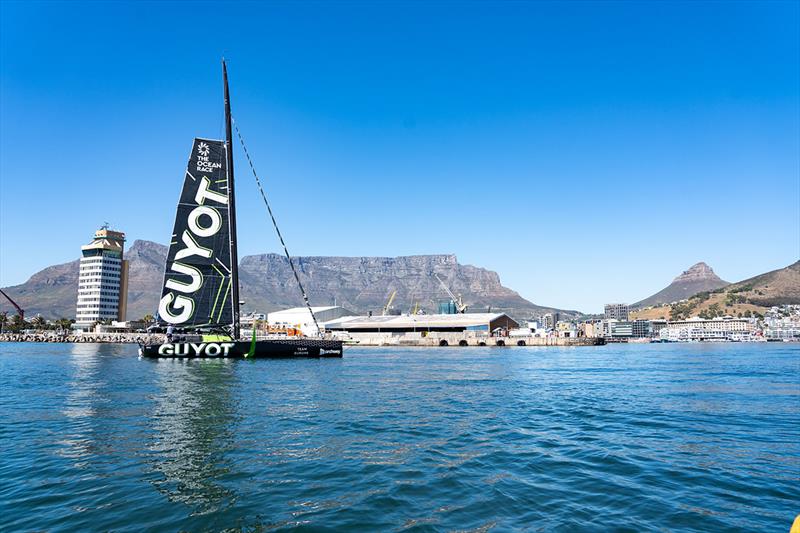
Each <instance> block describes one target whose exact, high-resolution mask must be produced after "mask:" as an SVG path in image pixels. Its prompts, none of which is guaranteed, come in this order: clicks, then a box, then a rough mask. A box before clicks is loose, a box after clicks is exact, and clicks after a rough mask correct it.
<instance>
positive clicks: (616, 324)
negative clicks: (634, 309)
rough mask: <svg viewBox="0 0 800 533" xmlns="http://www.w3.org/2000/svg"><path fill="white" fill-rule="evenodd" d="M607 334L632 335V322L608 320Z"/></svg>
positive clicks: (614, 335)
mask: <svg viewBox="0 0 800 533" xmlns="http://www.w3.org/2000/svg"><path fill="white" fill-rule="evenodd" d="M608 325H609V328H608V333H609V334H608V336H609V337H611V338H617V337H633V322H628V321H627V320H613V321H609V324H608Z"/></svg>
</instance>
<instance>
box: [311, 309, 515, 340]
mask: <svg viewBox="0 0 800 533" xmlns="http://www.w3.org/2000/svg"><path fill="white" fill-rule="evenodd" d="M321 325H322V327H323V328H324V329H325V330H326V331H345V332H348V333H412V332H432V331H437V332H454V333H458V332H465V331H472V332H475V333H483V334H486V335H488V334H490V333H495V332H498V331H509V330H512V329H516V328H518V327H519V324H518V323H517V322H516V321H515V320H513V319H512V318H511V317H509V316H508V315H507V314H505V313H457V314H454V315H450V314H440V315H400V316H391V315H387V316H347V317H342V318H339V319H335V320H331V321H329V322H325V323H324V324H321Z"/></svg>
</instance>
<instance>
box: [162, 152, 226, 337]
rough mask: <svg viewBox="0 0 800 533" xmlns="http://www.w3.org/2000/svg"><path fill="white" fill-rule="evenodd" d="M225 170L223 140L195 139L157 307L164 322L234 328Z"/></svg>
mask: <svg viewBox="0 0 800 533" xmlns="http://www.w3.org/2000/svg"><path fill="white" fill-rule="evenodd" d="M227 165H228V163H227V150H226V146H225V142H224V141H213V140H208V139H195V140H194V146H193V147H192V153H191V156H190V157H189V165H188V168H187V169H186V176H185V177H184V181H183V191H182V192H181V197H180V201H179V203H178V212H177V215H176V217H175V227H174V229H173V231H172V239H171V240H170V246H169V252H168V254H167V266H166V270H165V272H164V285H163V290H162V292H161V300H160V301H159V304H158V315H159V319H160V320H162V321H164V322H167V323H170V324H175V325H181V326H202V325H209V326H230V325H232V324H233V320H234V318H233V307H234V302H233V299H232V298H231V288H232V275H231V231H230V228H231V226H230V217H229V206H230V201H229V195H228V185H229V184H228V172H227Z"/></svg>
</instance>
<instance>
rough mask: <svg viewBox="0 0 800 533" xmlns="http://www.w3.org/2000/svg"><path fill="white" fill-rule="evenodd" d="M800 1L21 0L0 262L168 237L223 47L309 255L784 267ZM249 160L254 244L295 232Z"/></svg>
mask: <svg viewBox="0 0 800 533" xmlns="http://www.w3.org/2000/svg"><path fill="white" fill-rule="evenodd" d="M799 6H800V4H798V3H797V2H759V3H748V2H729V3H726V2H708V3H703V2H680V3H670V2H642V3H636V2H614V3H602V2H565V3H555V2H554V3H548V2H530V3H527V2H505V3H499V2H497V3H488V2H485V3H484V2H469V3H459V2H441V3H436V2H432V3H427V2H425V3H423V2H405V3H402V2H379V3H370V2H355V1H350V2H278V3H255V2H251V3H226V4H218V3H212V2H203V3H190V2H180V3H172V4H170V3H162V2H159V3H155V2H153V3H147V2H138V3H101V2H92V3H87V4H80V3H74V2H70V3H66V2H64V3H61V2H56V3H33V2H24V3H14V2H2V3H0V10H2V12H1V13H0V15H2V16H0V30H2V31H0V33H1V36H0V39H1V40H0V46H1V47H2V48H1V50H0V53H1V59H2V64H0V76H1V80H0V81H1V83H2V86H1V87H0V89H1V90H2V94H1V95H0V98H1V100H0V104H1V105H2V108H1V109H0V110H1V111H2V113H1V114H0V179H1V181H0V285H1V286H6V285H12V284H17V283H21V282H23V281H25V280H26V279H27V278H28V276H30V275H31V274H33V273H34V272H36V271H37V270H39V269H41V268H42V267H45V266H48V265H51V264H54V263H60V262H66V261H69V260H72V259H75V258H77V257H78V255H79V247H80V245H82V244H85V243H86V242H88V241H89V240H90V237H91V235H92V233H93V232H94V230H95V229H96V228H97V227H98V226H100V225H101V224H102V223H103V222H105V221H108V222H110V223H111V224H112V226H114V227H115V228H119V229H121V230H123V231H125V232H126V233H127V234H128V237H129V239H130V240H131V241H132V240H134V239H148V240H154V241H158V242H162V243H165V242H167V239H168V236H169V233H170V232H171V228H172V223H173V218H174V207H175V202H176V200H177V197H178V193H179V189H180V184H181V180H182V176H183V169H184V166H185V163H186V159H187V157H188V151H189V149H190V147H191V141H192V139H193V137H194V136H206V137H220V136H221V135H223V122H222V105H221V104H222V100H221V82H220V69H219V59H220V57H221V56H222V55H223V54H224V55H225V56H226V57H228V59H229V66H230V75H231V84H232V96H233V114H234V117H235V118H236V120H237V121H238V123H239V125H240V127H241V128H242V131H243V134H244V136H245V139H246V140H247V142H248V145H249V149H250V151H251V153H252V155H253V156H254V159H255V163H256V166H257V169H258V170H259V173H260V174H261V175H262V179H263V180H264V183H265V187H266V188H267V193H268V194H269V195H270V197H271V200H272V202H273V205H274V208H275V211H276V216H277V217H278V220H279V223H280V224H281V226H282V229H283V231H284V235H285V237H286V239H287V241H288V243H289V246H290V250H291V251H292V253H293V254H295V255H380V256H397V255H413V254H428V253H453V254H456V255H457V256H458V258H459V261H460V262H462V263H466V264H474V265H478V266H482V267H486V268H489V269H492V270H495V271H497V272H498V273H499V274H500V278H501V281H502V282H503V283H504V284H505V285H506V286H509V287H512V288H514V289H515V290H517V291H519V292H520V293H521V294H522V295H523V296H524V297H526V298H528V299H530V300H531V301H533V302H536V303H539V304H543V305H551V306H557V307H562V308H571V309H580V310H583V311H586V312H597V311H601V310H602V304H603V303H604V302H607V301H628V302H633V301H636V300H638V299H641V298H644V297H646V296H648V295H650V294H651V293H653V292H655V291H657V290H659V289H661V288H662V287H663V286H665V285H666V284H667V283H668V282H669V281H670V280H671V279H672V278H673V277H674V276H675V275H677V274H679V273H680V272H681V271H682V270H683V269H685V268H687V267H688V266H690V265H691V264H693V263H695V262H697V261H706V262H707V263H709V264H710V265H711V266H712V267H713V268H714V269H715V270H716V271H717V273H718V274H719V275H720V276H721V277H723V278H724V279H727V280H729V281H736V280H739V279H743V278H746V277H749V276H752V275H755V274H759V273H761V272H764V271H767V270H771V269H774V268H779V267H783V266H786V265H787V264H789V263H792V262H794V261H796V260H797V259H798V257H799V256H800V7H799ZM237 148H238V147H237ZM239 156H241V153H239ZM237 168H238V185H237V196H238V213H239V233H240V257H241V256H244V255H249V254H254V253H261V252H267V251H275V252H277V251H279V248H278V242H277V240H276V238H275V236H274V232H273V230H272V229H271V227H270V225H269V223H268V219H267V218H266V214H265V212H264V208H263V205H262V204H261V202H260V199H259V197H258V193H257V189H256V188H255V185H254V183H253V180H252V177H251V176H250V175H249V174H248V171H247V168H246V164H245V161H244V159H242V158H241V157H238V158H237Z"/></svg>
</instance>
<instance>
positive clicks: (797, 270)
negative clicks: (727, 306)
mask: <svg viewBox="0 0 800 533" xmlns="http://www.w3.org/2000/svg"><path fill="white" fill-rule="evenodd" d="M725 293H726V295H729V296H730V297H731V298H735V299H738V300H741V301H746V302H748V303H751V304H753V305H760V306H763V307H771V306H773V305H785V304H800V261H797V262H795V263H792V264H791V265H789V266H787V267H784V268H779V269H777V270H773V271H771V272H767V273H765V274H760V275H758V276H753V277H752V278H749V279H746V280H744V281H740V282H738V283H734V284H733V285H729V286H728V287H725Z"/></svg>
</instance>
